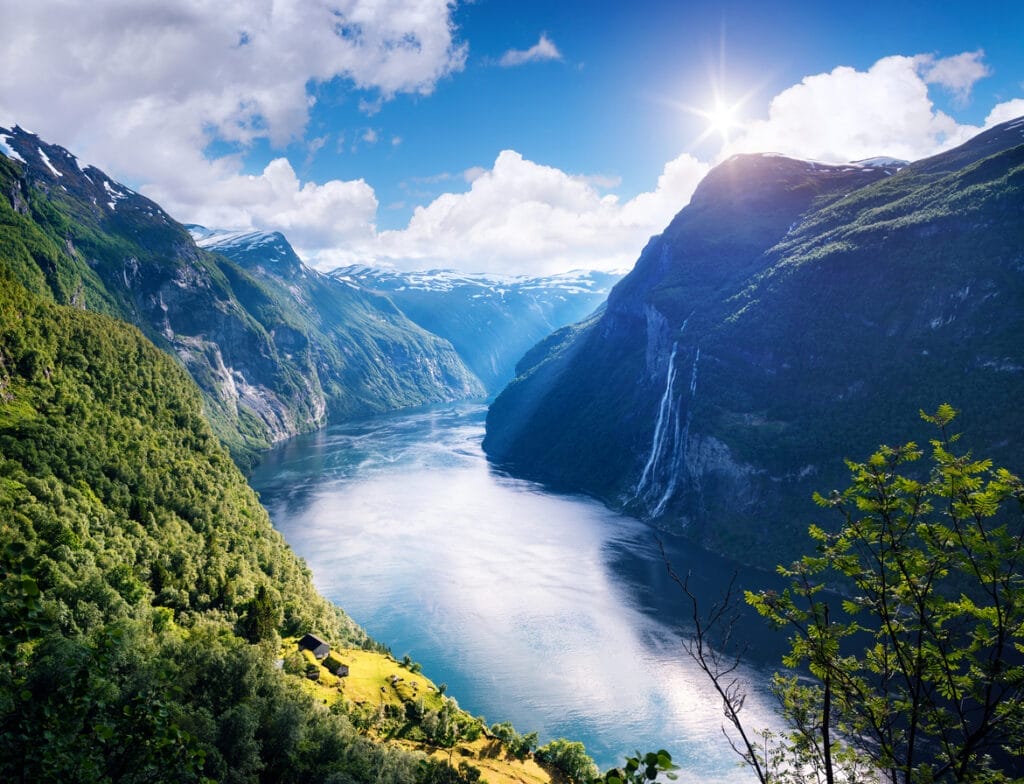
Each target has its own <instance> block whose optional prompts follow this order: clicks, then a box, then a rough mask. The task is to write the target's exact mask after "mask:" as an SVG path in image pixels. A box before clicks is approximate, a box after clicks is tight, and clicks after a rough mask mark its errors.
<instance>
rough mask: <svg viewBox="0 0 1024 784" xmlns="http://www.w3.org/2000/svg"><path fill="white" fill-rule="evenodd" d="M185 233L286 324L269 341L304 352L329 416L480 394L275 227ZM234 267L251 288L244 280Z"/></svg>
mask: <svg viewBox="0 0 1024 784" xmlns="http://www.w3.org/2000/svg"><path fill="white" fill-rule="evenodd" d="M190 230H191V231H192V233H193V234H194V235H195V236H196V239H197V244H198V245H199V246H200V247H201V248H204V249H206V250H209V251H214V252H216V253H218V254H220V255H221V256H225V257H227V258H228V259H231V260H232V261H233V262H235V264H236V265H237V267H232V266H229V265H223V264H222V265H221V267H222V269H223V270H224V272H225V275H227V277H228V279H229V280H230V281H231V282H232V285H233V286H234V289H235V291H236V294H237V296H238V297H239V299H240V301H241V302H242V303H243V305H245V307H246V308H248V309H250V310H251V311H252V312H254V313H260V312H262V311H263V310H264V309H265V308H267V307H268V306H270V307H273V308H275V309H277V310H278V312H279V314H280V317H281V318H282V320H283V321H284V322H286V323H287V324H288V325H290V326H291V327H292V330H291V331H288V332H287V333H285V332H284V331H282V330H279V331H278V332H276V333H275V337H277V340H278V344H279V345H281V346H283V347H284V348H285V350H286V351H288V352H289V353H294V352H300V351H308V353H309V354H310V357H311V360H312V364H313V366H314V367H315V369H316V372H317V377H318V378H319V381H320V385H321V388H322V389H323V391H324V394H325V395H326V400H327V407H328V414H329V415H331V416H335V417H349V416H355V415H360V414H366V413H378V412H382V411H387V410H391V409H395V408H402V407H404V406H409V405H411V404H412V403H413V402H415V403H428V402H443V401H448V400H452V399H455V398H465V397H477V396H482V395H483V394H484V389H483V387H482V386H481V385H480V383H479V381H478V380H477V379H476V378H475V377H474V376H473V374H472V373H471V372H470V371H469V370H468V369H467V368H466V366H465V365H464V363H463V362H462V360H461V359H460V358H459V356H458V354H457V353H456V351H455V350H454V349H453V347H452V346H451V344H450V343H448V341H446V340H444V339H443V338H439V337H438V336H436V335H433V334H430V333H429V332H428V331H426V330H424V329H422V328H421V327H419V326H417V325H416V324H415V323H413V322H412V321H410V320H409V319H408V318H406V316H405V315H404V314H402V313H401V311H399V309H398V308H396V307H395V305H394V304H393V303H392V302H391V301H390V300H389V299H388V298H387V297H383V296H380V295H377V294H374V293H373V292H371V291H368V290H366V289H364V288H362V287H360V286H356V285H353V284H352V283H350V282H344V281H339V280H336V279H334V278H332V277H330V276H328V275H324V274H322V273H320V272H317V271H316V270H313V269H310V268H309V267H307V266H306V265H305V264H303V263H302V261H301V260H300V259H299V257H298V256H297V255H296V254H295V251H294V250H293V249H292V247H291V245H290V244H289V243H288V241H287V240H286V239H285V237H284V236H283V235H282V234H281V233H279V232H211V231H209V230H204V229H202V228H201V227H195V226H193V227H190ZM238 268H241V271H242V272H244V273H247V274H248V275H249V276H251V277H252V278H254V279H255V280H256V281H257V282H258V283H259V285H260V288H259V289H255V288H253V287H252V286H247V285H246V279H245V277H244V276H243V275H242V274H240V271H239V269H238ZM268 296H269V302H268V299H267V298H268ZM307 341H308V344H307Z"/></svg>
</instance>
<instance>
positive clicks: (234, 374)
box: [0, 128, 479, 462]
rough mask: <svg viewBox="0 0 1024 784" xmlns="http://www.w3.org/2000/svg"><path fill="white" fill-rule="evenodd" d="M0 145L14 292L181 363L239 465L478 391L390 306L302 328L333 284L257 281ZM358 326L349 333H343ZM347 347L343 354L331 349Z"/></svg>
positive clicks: (139, 208)
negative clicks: (335, 421)
mask: <svg viewBox="0 0 1024 784" xmlns="http://www.w3.org/2000/svg"><path fill="white" fill-rule="evenodd" d="M0 140H3V146H2V147H0V153H3V154H0V193H2V194H3V196H4V198H2V199H0V222H2V225H3V227H4V236H3V239H2V242H3V243H4V249H5V250H6V251H7V255H8V257H9V258H10V259H12V263H13V264H15V267H14V270H15V272H16V273H17V274H18V275H19V279H20V280H21V281H23V282H24V283H25V284H26V285H28V286H29V287H30V288H32V289H33V290H35V291H42V290H44V289H45V290H49V292H50V293H51V295H52V296H53V297H54V298H55V299H56V301H58V302H60V303H67V304H74V305H79V306H82V307H86V308H89V309H92V310H98V311H101V312H105V313H109V314H111V315H115V316H117V317H119V318H122V319H124V320H126V321H129V322H130V323H133V324H135V325H137V326H138V327H139V328H140V329H142V331H143V332H144V333H145V334H146V336H147V337H148V338H150V339H151V340H152V341H153V342H154V343H156V345H157V346H159V347H161V348H163V349H164V350H165V351H168V352H169V353H171V354H173V355H174V356H176V357H177V358H178V359H179V360H180V361H181V362H182V363H183V364H184V366H185V367H186V368H187V369H188V370H189V372H190V374H191V375H192V377H193V378H194V379H195V380H196V381H197V382H198V384H199V386H200V388H201V389H202V390H203V393H204V398H205V400H206V404H207V410H208V413H209V416H210V419H211V422H212V423H213V425H214V427H215V430H216V432H217V433H218V435H219V436H221V437H222V438H223V439H224V440H225V441H226V442H227V443H228V444H229V445H231V447H232V450H233V452H234V454H235V455H236V457H238V458H240V459H242V461H243V462H245V460H246V459H247V458H249V457H251V453H252V451H253V450H256V449H260V448H262V447H265V446H267V445H268V444H269V443H271V442H273V441H277V440H280V439H282V438H285V437H287V436H289V435H292V434H295V433H297V432H301V431H304V430H309V429H312V428H315V427H318V426H320V425H322V424H323V423H324V422H325V421H326V419H327V417H328V415H329V414H337V415H350V414H356V413H370V412H375V411H380V410H386V409H389V408H398V407H403V406H410V405H420V404H423V403H428V402H434V401H443V400H451V399H455V398H460V397H465V396H467V395H471V394H475V393H477V392H478V391H479V387H478V386H477V385H476V384H475V382H474V380H473V378H472V376H471V374H470V373H469V372H468V371H467V370H466V369H465V367H464V366H462V363H461V362H460V361H459V360H458V357H457V356H456V355H455V353H454V351H453V350H452V349H451V347H450V346H449V345H447V344H446V343H444V342H443V341H440V340H437V339H435V338H433V337H431V336H428V335H425V334H424V332H423V331H422V330H421V329H419V328H418V327H416V326H415V325H414V324H412V323H411V322H409V321H408V319H406V318H404V317H403V316H402V315H401V314H400V313H398V312H397V311H396V310H395V309H394V308H393V307H392V306H390V305H389V303H387V302H386V301H384V300H382V299H379V298H374V297H372V296H369V295H364V296H363V297H362V298H360V297H356V296H352V297H350V298H348V299H345V298H340V299H339V301H338V302H337V303H336V304H332V306H331V307H332V308H333V311H332V312H331V313H329V314H326V315H324V316H323V317H322V318H320V317H319V315H318V314H309V313H307V312H305V311H304V310H303V306H302V305H301V304H295V303H294V302H293V301H294V300H295V299H296V298H298V299H300V300H302V299H305V300H306V304H307V306H308V303H309V301H311V300H314V299H315V297H314V296H313V294H311V293H309V292H304V290H303V286H304V285H305V283H306V281H314V287H315V286H321V285H329V284H327V283H326V282H324V281H323V280H322V279H321V278H320V276H313V275H310V274H309V273H308V271H306V270H304V269H303V268H302V267H301V265H299V267H298V268H296V269H294V270H293V271H292V272H293V280H291V281H290V282H289V284H288V285H286V286H284V287H283V288H282V286H281V285H278V282H279V279H278V278H275V277H273V276H271V277H270V279H269V281H263V280H260V279H259V278H258V277H257V276H256V275H254V274H251V273H249V272H247V271H246V270H244V269H242V268H240V267H239V266H238V265H237V264H234V263H233V262H231V261H230V260H228V259H226V258H225V257H223V256H219V255H215V254H212V253H209V252H207V251H204V250H202V249H200V248H198V247H197V246H196V244H195V243H194V242H193V240H192V237H191V236H190V235H189V233H188V232H187V231H186V230H185V228H184V227H183V226H181V225H180V224H178V223H176V222H175V221H174V220H173V219H172V218H170V217H169V216H168V215H167V214H166V213H165V212H164V211H163V210H162V209H161V208H160V207H159V206H158V205H156V204H154V203H153V202H152V201H150V200H149V199H146V198H145V197H143V196H141V195H139V194H137V193H135V192H133V191H131V190H130V189H128V188H126V187H124V186H123V185H120V184H118V183H116V182H114V181H112V180H111V179H110V178H109V177H107V176H106V175H105V174H104V173H103V172H101V171H100V170H98V169H96V168H94V167H91V166H89V167H86V168H85V169H81V168H80V167H79V165H78V162H77V161H76V159H75V158H74V156H73V155H71V154H70V153H68V152H67V151H66V150H64V149H63V148H61V147H57V146H55V145H49V144H46V143H44V142H42V141H41V140H40V139H39V138H38V137H36V136H34V135H32V134H30V133H28V132H26V131H24V130H22V129H20V128H15V129H13V130H7V129H0ZM293 289H294V291H293ZM296 292H299V293H296ZM325 299H326V298H325ZM346 309H351V310H352V311H353V313H352V314H351V316H349V314H348V313H347V312H346ZM346 319H348V320H347V321H346ZM354 324H358V325H359V330H358V333H352V334H348V333H346V331H345V330H346V328H347V327H349V326H350V325H354ZM342 337H347V338H348V345H347V346H345V345H341V346H336V345H334V344H335V343H336V342H337V341H338V340H339V339H341V338H342ZM353 346H357V347H358V350H356V349H354V348H352V347H353Z"/></svg>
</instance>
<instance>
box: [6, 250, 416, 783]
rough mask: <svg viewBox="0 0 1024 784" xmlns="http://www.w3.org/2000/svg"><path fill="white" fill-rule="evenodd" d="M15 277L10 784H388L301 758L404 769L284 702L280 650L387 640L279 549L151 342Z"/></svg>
mask: <svg viewBox="0 0 1024 784" xmlns="http://www.w3.org/2000/svg"><path fill="white" fill-rule="evenodd" d="M15 277H16V276H14V275H12V270H11V265H9V264H8V263H7V257H6V255H5V254H0V556H2V557H0V778H3V780H5V781H12V782H17V781H58V780H64V781H71V780H73V781H83V782H84V781H97V782H99V781H115V780H116V781H172V780H173V781H199V780H200V777H201V775H202V776H208V777H211V778H213V779H215V780H221V779H226V778H227V776H228V772H229V771H233V772H234V776H235V777H234V778H233V779H232V780H237V781H243V780H244V781H255V780H256V774H258V773H260V772H261V771H263V772H266V773H268V774H269V775H270V777H271V778H273V776H274V772H275V771H276V772H277V774H279V775H282V776H284V775H285V772H286V770H287V768H288V766H289V765H294V764H295V763H298V764H299V766H300V767H304V768H307V769H310V770H316V769H317V768H319V769H320V771H321V772H322V773H326V772H327V771H328V770H329V769H331V767H332V766H333V767H334V768H335V769H337V768H342V769H349V770H350V771H351V772H352V773H353V774H355V775H356V776H357V778H363V780H368V778H369V776H365V777H364V776H360V775H359V774H358V772H357V771H356V770H355V766H353V765H351V764H349V763H347V762H346V761H345V760H344V759H343V758H340V757H335V758H333V759H331V758H325V756H324V753H325V751H326V752H328V754H329V755H333V754H334V753H335V752H336V751H337V749H333V750H332V749H329V748H327V749H324V750H316V751H314V753H313V755H312V756H310V757H308V758H307V761H306V762H302V761H301V759H300V757H299V756H296V755H299V754H301V753H302V750H301V749H300V748H299V744H300V743H302V742H310V741H313V742H315V739H316V735H317V733H318V732H325V731H326V732H327V733H328V734H330V733H335V735H334V737H335V742H336V743H338V744H341V745H343V746H346V747H347V748H348V750H349V753H355V754H363V755H370V756H372V755H379V756H383V755H384V752H382V751H376V750H374V749H373V748H372V747H371V745H370V744H369V743H368V742H366V741H364V740H363V739H361V738H358V737H357V736H356V735H355V733H354V732H352V731H351V728H348V729H347V730H346V727H345V726H344V722H339V721H335V720H334V719H333V718H331V717H329V716H326V715H325V712H323V711H320V710H318V709H317V707H316V706H314V705H313V704H312V701H311V700H310V699H309V698H308V697H306V696H305V695H304V694H302V692H301V689H299V688H298V686H297V684H296V685H295V686H294V687H289V686H288V684H286V683H285V682H284V681H283V680H282V678H281V677H280V674H279V673H277V672H276V671H275V670H274V668H273V664H272V661H271V657H270V655H269V654H270V653H271V652H273V651H275V650H276V646H275V644H274V641H275V640H276V639H277V634H278V632H279V631H280V632H285V633H292V634H294V633H296V632H300V631H306V630H318V631H319V632H320V633H322V634H324V635H326V636H328V637H329V638H330V639H332V640H333V641H335V642H336V643H341V642H343V641H347V642H351V643H356V644H360V643H362V642H365V641H366V637H365V635H364V634H363V633H362V632H361V631H360V630H359V629H358V628H357V627H355V625H354V624H352V623H351V622H350V621H349V620H348V619H347V618H346V617H345V616H344V615H343V614H342V613H341V612H340V611H339V610H337V609H336V608H335V607H333V606H332V605H330V604H328V603H327V602H326V601H325V600H324V599H323V598H321V597H320V596H319V595H318V594H317V593H316V591H315V589H314V588H313V585H312V582H311V579H310V574H309V571H308V570H307V569H306V568H305V567H304V565H303V564H302V563H301V562H300V561H299V559H298V558H296V557H295V555H294V554H293V553H291V551H290V550H289V549H288V548H287V546H286V544H285V543H284V541H283V540H282V538H281V536H280V535H279V534H278V533H277V532H275V531H274V530H273V529H272V527H271V525H270V521H269V519H268V517H267V514H266V512H265V511H264V510H263V509H262V508H261V507H260V505H259V503H258V501H257V499H256V496H255V494H254V493H253V492H252V490H251V489H250V488H249V487H248V485H247V484H246V482H245V479H244V477H243V476H242V475H241V473H240V472H239V471H238V469H237V468H236V467H235V466H234V465H233V463H232V462H231V460H230V457H229V456H228V454H227V452H226V450H225V449H224V448H223V447H222V446H221V445H220V443H219V442H218V441H217V439H216V438H215V437H214V436H213V434H212V432H211V431H210V429H209V426H208V425H207V423H206V422H205V421H204V420H203V418H202V415H201V411H200V409H201V400H200V397H199V394H198V390H197V389H196V388H195V386H194V384H193V382H192V381H191V379H189V378H188V376H187V375H186V374H185V373H184V371H183V370H182V369H181V368H180V367H179V366H178V365H177V364H176V363H175V362H174V361H173V360H172V359H170V358H169V357H167V356H166V355H164V354H163V353H161V352H160V351H158V350H157V349H156V348H155V347H153V345H152V344H151V343H150V342H149V341H148V340H146V339H145V338H144V337H143V336H142V335H141V334H140V333H139V332H138V330H136V329H134V328H133V327H129V326H128V325H126V324H124V323H122V322H119V321H116V320H115V319H113V318H110V317H108V316H104V315H101V314H95V313H89V312H86V311H83V310H81V309H78V308H74V307H70V306H61V305H56V304H54V303H52V302H51V301H48V298H47V297H44V296H40V295H36V294H32V293H31V292H28V291H27V290H26V289H24V288H23V287H22V286H21V285H20V284H19V283H17V281H16V280H15ZM236 634H237V635H239V636H236ZM256 643H259V644H260V645H264V646H266V647H260V645H257V644H256ZM303 737H305V738H306V740H305V741H303V740H302V738H303ZM314 758H316V759H317V760H318V761H317V762H314V761H313V759H314ZM407 768H409V769H411V770H415V760H412V761H410V762H409V763H408V765H407ZM411 778H412V775H411V774H410V775H409V777H408V779H410V780H411ZM275 780H277V779H275ZM279 780H286V778H284V777H282V778H280V779H279Z"/></svg>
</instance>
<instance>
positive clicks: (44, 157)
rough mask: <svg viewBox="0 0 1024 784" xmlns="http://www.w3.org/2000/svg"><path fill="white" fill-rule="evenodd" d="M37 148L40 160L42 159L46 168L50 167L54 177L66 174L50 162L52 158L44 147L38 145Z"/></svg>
mask: <svg viewBox="0 0 1024 784" xmlns="http://www.w3.org/2000/svg"><path fill="white" fill-rule="evenodd" d="M36 149H37V150H38V151H39V158H40V160H42V162H43V165H44V166H46V168H47V169H49V170H50V171H51V172H52V173H53V176H54V177H63V176H64V174H63V173H62V172H59V171H57V167H56V166H54V165H53V164H52V163H50V158H49V156H47V154H46V153H45V152H43V148H42V147H37V148H36Z"/></svg>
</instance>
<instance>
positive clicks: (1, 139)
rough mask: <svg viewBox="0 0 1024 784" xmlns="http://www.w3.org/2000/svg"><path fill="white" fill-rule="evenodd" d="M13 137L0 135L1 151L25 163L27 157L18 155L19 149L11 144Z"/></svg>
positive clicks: (12, 158)
mask: <svg viewBox="0 0 1024 784" xmlns="http://www.w3.org/2000/svg"><path fill="white" fill-rule="evenodd" d="M10 139H11V137H10V136H3V135H0V153H3V154H4V155H6V156H7V157H8V158H10V159H11V160H14V161H18V162H19V163H25V159H24V158H22V157H21V156H20V155H18V151H17V150H15V149H14V148H13V147H11V146H10V144H9V142H10Z"/></svg>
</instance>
